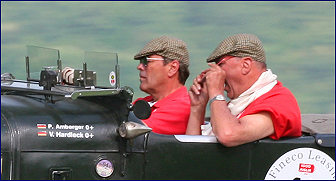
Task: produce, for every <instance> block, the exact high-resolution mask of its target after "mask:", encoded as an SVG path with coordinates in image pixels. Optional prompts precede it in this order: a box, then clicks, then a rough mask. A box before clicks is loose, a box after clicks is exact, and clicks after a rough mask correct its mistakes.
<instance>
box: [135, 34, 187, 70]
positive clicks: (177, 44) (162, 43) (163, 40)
mask: <svg viewBox="0 0 336 181" xmlns="http://www.w3.org/2000/svg"><path fill="white" fill-rule="evenodd" d="M154 54H156V55H161V56H163V57H166V58H170V59H173V60H178V61H179V62H180V63H181V64H184V65H187V66H189V53H188V49H187V45H186V43H185V42H184V41H182V40H179V39H177V38H173V37H169V36H161V37H158V38H155V39H153V40H151V41H150V42H148V43H147V44H146V45H145V47H144V48H143V49H142V50H141V51H140V52H139V53H137V54H136V55H135V56H134V59H135V60H139V59H141V58H142V57H145V56H149V55H154Z"/></svg>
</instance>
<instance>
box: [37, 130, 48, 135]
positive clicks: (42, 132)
mask: <svg viewBox="0 0 336 181" xmlns="http://www.w3.org/2000/svg"><path fill="white" fill-rule="evenodd" d="M37 136H47V131H39V132H37Z"/></svg>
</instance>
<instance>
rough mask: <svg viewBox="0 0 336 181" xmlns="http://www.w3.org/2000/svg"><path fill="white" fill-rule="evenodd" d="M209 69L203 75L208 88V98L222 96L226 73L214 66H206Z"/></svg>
mask: <svg viewBox="0 0 336 181" xmlns="http://www.w3.org/2000/svg"><path fill="white" fill-rule="evenodd" d="M208 65H209V66H210V68H209V69H208V71H207V72H206V74H205V77H206V80H205V83H204V84H206V86H207V88H208V96H209V97H211V98H212V97H214V96H216V95H218V94H223V92H224V85H225V78H226V73H225V71H224V70H223V69H222V68H221V67H220V66H218V65H216V64H208Z"/></svg>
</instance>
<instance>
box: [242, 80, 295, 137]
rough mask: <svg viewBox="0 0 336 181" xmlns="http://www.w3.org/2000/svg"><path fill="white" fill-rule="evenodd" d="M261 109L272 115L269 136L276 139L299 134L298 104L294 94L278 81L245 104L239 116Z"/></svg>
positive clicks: (254, 112)
mask: <svg viewBox="0 0 336 181" xmlns="http://www.w3.org/2000/svg"><path fill="white" fill-rule="evenodd" d="M262 111H266V112H268V113H269V114H270V115H271V117H272V121H273V126H274V134H272V135H270V136H269V137H270V138H272V139H275V140H278V139H279V138H281V137H298V136H301V113H300V108H299V105H298V103H297V102H296V99H295V97H294V95H293V94H292V93H291V92H290V90H289V89H287V88H286V87H283V86H282V83H281V82H279V81H278V83H277V84H276V85H275V86H274V87H273V88H272V89H271V90H270V91H269V92H267V93H266V94H264V95H262V96H260V97H258V98H257V99H256V100H255V101H253V102H252V103H251V104H250V105H249V106H247V107H246V108H245V110H244V111H243V113H242V114H241V116H240V117H239V118H242V117H244V116H246V115H250V114H256V113H258V112H262Z"/></svg>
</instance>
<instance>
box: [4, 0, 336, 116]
mask: <svg viewBox="0 0 336 181" xmlns="http://www.w3.org/2000/svg"><path fill="white" fill-rule="evenodd" d="M236 33H253V34H256V35H257V36H258V37H259V38H260V39H261V41H262V42H263V44H264V48H265V51H266V56H267V64H268V67H269V68H271V69H272V71H273V73H275V74H277V75H278V79H279V80H280V81H281V82H283V84H284V85H285V86H286V87H288V88H289V89H290V90H291V91H292V92H293V94H294V95H295V96H296V98H297V100H298V102H299V105H300V108H301V112H302V113H335V2H334V1H324V2H313V1H307V2H299V1H297V2H286V1H281V2H274V1H273V2H251V1H243V2H229V1H227V2H225V1H223V2H220V1H211V2H202V1H195V2H186V1H171V2H169V1H160V2H150V1H144V2H136V1H130V2H113V1H110V2H108V1H101V2H90V1H83V2H81V1H73V2H47V1H44V2H33V1H30V2H24V1H23V2H19V1H18V2H9V1H1V73H4V72H11V73H13V74H14V76H16V78H21V79H24V78H25V64H24V57H25V56H26V54H27V52H26V45H37V46H43V47H49V48H55V49H59V50H60V52H61V59H62V61H63V66H65V65H68V66H72V67H74V68H82V62H83V59H84V52H85V51H100V52H114V53H118V56H119V64H120V65H121V78H120V79H121V85H122V86H125V85H127V86H130V87H132V88H133V89H134V90H135V95H134V98H136V97H140V96H145V94H144V93H142V92H141V91H140V90H139V78H138V71H137V70H136V66H137V64H138V61H135V60H133V56H134V55H135V54H136V53H137V52H138V51H139V50H140V49H141V48H143V46H144V45H145V43H147V42H148V41H149V40H151V39H153V38H156V37H158V36H161V35H169V36H174V37H177V38H180V39H182V40H184V41H185V42H186V43H187V44H188V48H189V53H190V61H191V62H190V64H191V66H190V71H191V75H190V77H189V79H188V81H187V83H186V86H187V87H189V86H190V85H191V82H192V79H193V78H194V77H195V76H196V75H197V74H198V73H200V72H201V71H202V70H203V69H205V68H206V67H207V65H206V63H205V59H206V58H207V57H208V56H209V55H210V53H211V52H212V51H213V50H214V49H215V48H216V46H217V45H218V44H219V43H220V42H221V41H222V40H223V39H224V38H226V37H227V36H230V35H233V34H236ZM88 66H90V65H88ZM96 71H97V72H99V70H96Z"/></svg>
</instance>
